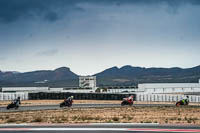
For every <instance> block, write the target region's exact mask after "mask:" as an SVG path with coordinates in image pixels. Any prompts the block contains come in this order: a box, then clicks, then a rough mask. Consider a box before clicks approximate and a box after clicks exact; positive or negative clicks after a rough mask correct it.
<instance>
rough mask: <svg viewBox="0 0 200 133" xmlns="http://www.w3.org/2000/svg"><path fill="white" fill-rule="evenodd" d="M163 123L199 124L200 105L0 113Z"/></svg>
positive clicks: (3, 118)
mask: <svg viewBox="0 0 200 133" xmlns="http://www.w3.org/2000/svg"><path fill="white" fill-rule="evenodd" d="M105 122H106V123H118V122H121V123H160V124H195V125H200V107H198V106H196V107H195V106H192V107H191V106H185V107H175V106H173V107H165V106H160V107H156V106H154V107H147V106H146V107H118V108H66V109H61V110H41V111H24V112H9V113H0V124H3V123H40V124H41V123H105Z"/></svg>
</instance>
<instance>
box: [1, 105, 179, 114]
mask: <svg viewBox="0 0 200 133" xmlns="http://www.w3.org/2000/svg"><path fill="white" fill-rule="evenodd" d="M133 106H144V107H145V106H151V107H154V106H175V105H173V104H162V105H161V104H134V105H133ZM112 107H121V105H120V104H73V105H72V107H70V108H112ZM64 108H68V107H64ZM50 109H61V108H60V107H59V105H37V106H20V107H19V108H18V109H9V110H7V109H6V107H0V112H16V111H17V112H18V111H34V110H50Z"/></svg>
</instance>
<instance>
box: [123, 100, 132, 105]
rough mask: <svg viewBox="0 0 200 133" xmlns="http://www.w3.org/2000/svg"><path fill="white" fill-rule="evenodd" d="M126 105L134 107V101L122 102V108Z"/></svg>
mask: <svg viewBox="0 0 200 133" xmlns="http://www.w3.org/2000/svg"><path fill="white" fill-rule="evenodd" d="M124 105H129V106H132V105H133V100H128V99H123V101H122V102H121V106H124Z"/></svg>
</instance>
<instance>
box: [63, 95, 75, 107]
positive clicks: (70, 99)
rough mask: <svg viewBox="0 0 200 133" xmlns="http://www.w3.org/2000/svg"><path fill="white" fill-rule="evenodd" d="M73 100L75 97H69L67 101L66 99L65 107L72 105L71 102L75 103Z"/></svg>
mask: <svg viewBox="0 0 200 133" xmlns="http://www.w3.org/2000/svg"><path fill="white" fill-rule="evenodd" d="M73 98H74V96H70V97H68V98H67V99H66V98H65V100H64V102H65V105H67V104H69V103H71V102H72V101H73Z"/></svg>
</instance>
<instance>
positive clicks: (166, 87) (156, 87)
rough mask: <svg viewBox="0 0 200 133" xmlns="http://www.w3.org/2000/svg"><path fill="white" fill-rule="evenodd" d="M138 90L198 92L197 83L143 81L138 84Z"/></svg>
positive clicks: (199, 87)
mask: <svg viewBox="0 0 200 133" xmlns="http://www.w3.org/2000/svg"><path fill="white" fill-rule="evenodd" d="M138 91H143V92H146V93H184V92H200V80H199V83H144V84H138Z"/></svg>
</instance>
